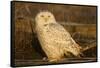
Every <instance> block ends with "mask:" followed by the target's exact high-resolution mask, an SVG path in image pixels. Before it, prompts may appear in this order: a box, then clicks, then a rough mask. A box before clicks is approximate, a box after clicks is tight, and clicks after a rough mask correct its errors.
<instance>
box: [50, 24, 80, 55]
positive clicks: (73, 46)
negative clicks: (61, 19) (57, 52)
mask: <svg viewBox="0 0 100 68" xmlns="http://www.w3.org/2000/svg"><path fill="white" fill-rule="evenodd" d="M49 29H50V31H51V34H52V35H53V37H52V39H53V41H55V42H54V43H55V44H57V45H56V46H59V47H61V48H62V49H64V50H65V52H71V53H72V54H74V55H78V54H79V53H80V49H81V47H80V46H79V45H78V44H77V43H76V42H75V41H74V40H73V39H72V37H71V35H70V34H69V32H68V31H67V30H66V29H65V28H64V27H63V26H62V25H60V24H58V23H52V24H49Z"/></svg>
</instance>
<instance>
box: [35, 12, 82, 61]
mask: <svg viewBox="0 0 100 68" xmlns="http://www.w3.org/2000/svg"><path fill="white" fill-rule="evenodd" d="M35 22H36V32H37V37H38V39H39V42H40V44H41V47H42V49H43V51H44V52H45V53H46V55H47V57H48V60H49V61H50V62H57V61H59V60H61V59H62V58H64V57H65V56H69V53H71V54H72V55H74V56H78V55H79V54H80V52H81V46H79V45H78V44H77V43H76V42H75V41H74V40H73V39H72V37H71V35H70V34H69V32H68V31H67V30H66V29H65V28H64V27H63V26H62V25H60V24H59V23H58V22H57V21H56V19H55V17H54V15H53V14H52V13H51V12H49V11H42V12H40V13H38V14H37V15H36V17H35Z"/></svg>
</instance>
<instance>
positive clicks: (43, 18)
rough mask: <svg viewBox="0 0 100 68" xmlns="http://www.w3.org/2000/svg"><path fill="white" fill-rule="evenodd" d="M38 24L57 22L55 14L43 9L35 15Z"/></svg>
mask: <svg viewBox="0 0 100 68" xmlns="http://www.w3.org/2000/svg"><path fill="white" fill-rule="evenodd" d="M35 21H36V24H48V23H52V22H53V23H55V22H56V20H55V17H54V15H53V14H52V13H51V12H49V11H42V12H40V13H38V14H37V15H36V17H35Z"/></svg>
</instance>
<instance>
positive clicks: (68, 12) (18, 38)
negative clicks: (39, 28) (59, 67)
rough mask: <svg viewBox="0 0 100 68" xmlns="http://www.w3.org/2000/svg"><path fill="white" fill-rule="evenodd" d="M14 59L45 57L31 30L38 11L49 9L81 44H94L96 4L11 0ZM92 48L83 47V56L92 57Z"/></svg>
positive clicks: (34, 33) (33, 29) (94, 52)
mask: <svg viewBox="0 0 100 68" xmlns="http://www.w3.org/2000/svg"><path fill="white" fill-rule="evenodd" d="M12 5H13V10H14V11H13V15H14V16H13V17H12V19H13V21H14V22H12V24H13V26H15V27H14V29H15V31H14V37H13V38H14V39H13V41H14V43H15V44H14V45H13V46H14V47H15V49H14V54H15V60H35V59H40V60H41V59H43V57H46V55H45V53H44V52H43V50H42V49H41V46H40V43H39V41H38V39H37V36H36V32H35V21H34V18H35V16H36V14H37V13H39V12H41V11H44V10H46V11H50V12H52V13H53V14H54V16H55V18H56V20H57V22H59V23H60V24H61V25H63V26H64V28H65V29H66V30H68V31H69V33H70V34H71V36H72V37H73V38H74V40H75V41H76V42H77V43H78V44H79V45H80V46H82V47H86V46H91V45H96V24H97V7H96V6H88V5H87V6H81V5H67V4H66V5H63V4H61V5H60V4H46V3H26V2H14V3H13V4H12ZM96 48H97V47H93V48H90V49H89V50H86V51H84V57H87V58H91V57H92V58H96V56H97V53H96Z"/></svg>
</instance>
